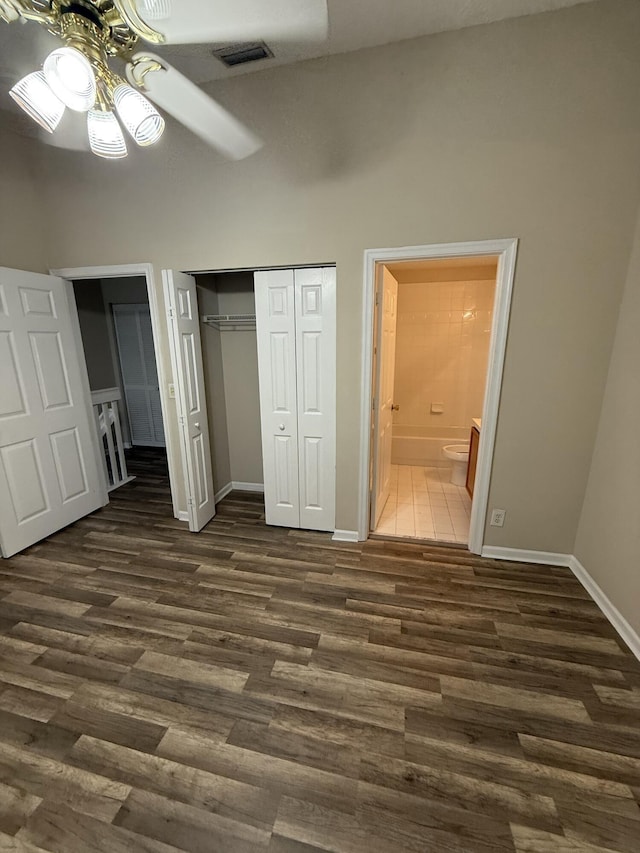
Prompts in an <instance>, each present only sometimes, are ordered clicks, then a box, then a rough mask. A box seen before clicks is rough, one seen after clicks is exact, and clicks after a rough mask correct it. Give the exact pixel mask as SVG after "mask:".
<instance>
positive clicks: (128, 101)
mask: <svg viewBox="0 0 640 853" xmlns="http://www.w3.org/2000/svg"><path fill="white" fill-rule="evenodd" d="M113 102H114V104H115V105H116V110H117V111H118V115H119V116H120V120H121V121H122V123H123V124H124V126H125V127H126V128H127V130H128V131H129V133H130V134H131V137H132V138H133V139H134V140H135V142H137V143H138V145H141V146H143V147H144V146H147V145H153V144H154V142H157V141H158V140H159V139H160V137H161V136H162V134H163V132H164V119H163V118H162V116H161V115H160V113H159V112H158V111H157V110H156V108H155V107H154V106H153V104H152V103H151V102H150V101H148V100H147V99H146V98H145V97H144V95H141V94H140V92H136V90H135V89H134V88H132V87H131V86H129V85H128V84H127V83H121V84H120V85H119V86H116V88H115V89H114V92H113Z"/></svg>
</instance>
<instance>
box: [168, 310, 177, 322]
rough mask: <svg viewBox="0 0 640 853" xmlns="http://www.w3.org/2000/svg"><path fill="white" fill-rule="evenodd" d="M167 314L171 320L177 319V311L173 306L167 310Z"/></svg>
mask: <svg viewBox="0 0 640 853" xmlns="http://www.w3.org/2000/svg"><path fill="white" fill-rule="evenodd" d="M167 316H168V317H169V319H170V320H175V318H176V312H175V311H174V309H173V308H169V310H168V311H167Z"/></svg>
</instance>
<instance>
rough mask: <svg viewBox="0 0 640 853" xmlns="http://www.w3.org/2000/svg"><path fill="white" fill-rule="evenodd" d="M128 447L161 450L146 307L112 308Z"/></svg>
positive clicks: (157, 390)
mask: <svg viewBox="0 0 640 853" xmlns="http://www.w3.org/2000/svg"><path fill="white" fill-rule="evenodd" d="M112 308H113V324H114V326H115V330H116V340H117V343H118V357H119V360H120V373H121V375H122V382H123V386H124V396H125V400H126V404H127V414H128V416H129V431H130V435H131V443H132V444H134V445H136V444H137V445H143V446H147V447H164V446H165V438H164V426H163V423H162V410H161V408H160V386H159V383H158V368H157V366H156V353H155V349H154V346H153V333H152V330H151V313H150V311H149V305H148V304H141V305H136V304H127V305H122V304H118V305H113V306H112Z"/></svg>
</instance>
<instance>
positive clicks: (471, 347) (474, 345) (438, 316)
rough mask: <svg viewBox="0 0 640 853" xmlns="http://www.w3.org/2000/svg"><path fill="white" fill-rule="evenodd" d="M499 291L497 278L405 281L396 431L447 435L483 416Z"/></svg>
mask: <svg viewBox="0 0 640 853" xmlns="http://www.w3.org/2000/svg"><path fill="white" fill-rule="evenodd" d="M494 293H495V281H493V282H492V281H448V282H428V283H420V284H399V286H398V319H397V327H396V366H395V382H394V402H395V403H397V404H398V405H399V406H400V410H399V411H398V412H396V414H395V415H394V418H393V431H394V435H399V434H403V435H423V434H425V435H426V434H429V433H427V432H425V429H426V430H431V433H430V434H431V435H433V429H439V430H442V431H441V432H440V435H443V436H446V435H447V429H448V428H451V427H462V428H466V429H470V428H471V418H474V417H475V418H479V417H481V416H482V403H483V400H484V390H485V382H486V376H487V359H488V356H489V340H490V336H491V319H492V313H493V297H494ZM433 403H436V404H442V406H443V411H442V413H438V414H434V413H432V411H431V407H432V404H433Z"/></svg>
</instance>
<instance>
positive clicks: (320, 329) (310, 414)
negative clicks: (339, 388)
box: [294, 267, 336, 531]
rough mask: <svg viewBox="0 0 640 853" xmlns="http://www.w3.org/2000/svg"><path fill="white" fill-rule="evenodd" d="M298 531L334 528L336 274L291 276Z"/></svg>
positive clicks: (304, 272)
mask: <svg viewBox="0 0 640 853" xmlns="http://www.w3.org/2000/svg"><path fill="white" fill-rule="evenodd" d="M294 285H295V293H294V300H295V309H296V367H297V389H298V459H299V484H300V486H299V488H300V498H299V499H300V527H303V528H308V529H310V530H332V531H333V530H334V529H335V514H336V507H335V503H336V486H335V483H336V474H335V468H336V462H335V460H336V434H335V423H336V324H335V311H336V270H335V267H320V268H318V269H299V270H295V274H294Z"/></svg>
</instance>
